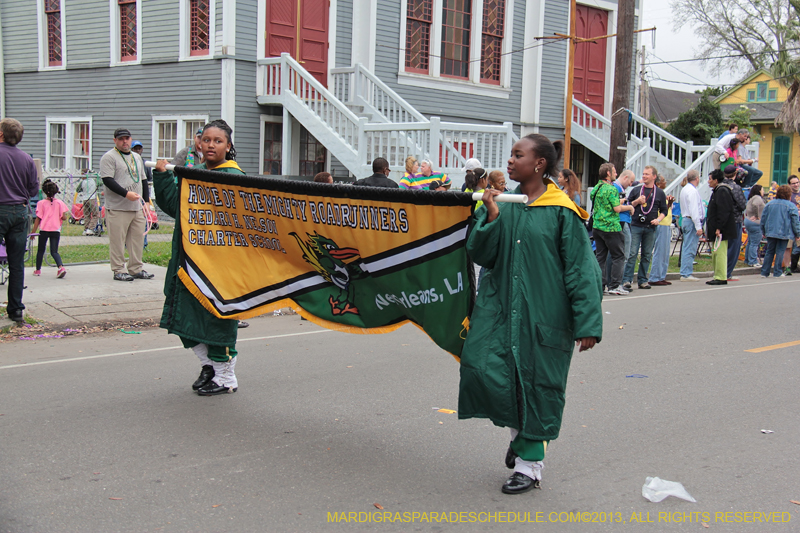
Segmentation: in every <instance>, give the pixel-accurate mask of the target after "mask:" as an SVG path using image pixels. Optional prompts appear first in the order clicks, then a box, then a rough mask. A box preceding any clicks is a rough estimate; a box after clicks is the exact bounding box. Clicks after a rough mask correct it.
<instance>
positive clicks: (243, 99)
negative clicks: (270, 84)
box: [234, 36, 266, 175]
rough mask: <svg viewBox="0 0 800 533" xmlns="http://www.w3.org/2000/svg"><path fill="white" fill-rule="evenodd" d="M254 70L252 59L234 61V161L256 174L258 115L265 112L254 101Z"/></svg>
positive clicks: (259, 137) (258, 140) (248, 172)
mask: <svg viewBox="0 0 800 533" xmlns="http://www.w3.org/2000/svg"><path fill="white" fill-rule="evenodd" d="M237 42H238V36H237ZM237 48H238V44H237ZM237 53H238V52H237ZM256 71H257V69H256V64H255V63H254V62H252V61H237V62H236V130H235V131H234V141H235V144H236V162H237V163H239V166H240V167H241V168H242V170H244V171H245V172H246V173H247V174H253V175H255V174H258V154H259V143H260V142H261V131H260V120H261V119H260V115H261V114H266V113H265V112H264V110H263V109H264V108H262V107H261V106H259V105H258V102H257V101H256V90H255V89H256Z"/></svg>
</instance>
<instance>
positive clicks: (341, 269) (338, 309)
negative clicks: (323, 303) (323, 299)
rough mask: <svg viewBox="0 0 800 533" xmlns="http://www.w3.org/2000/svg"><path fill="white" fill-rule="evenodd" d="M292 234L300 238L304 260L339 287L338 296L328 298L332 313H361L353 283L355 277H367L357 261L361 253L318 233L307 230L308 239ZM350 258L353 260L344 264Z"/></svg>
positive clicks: (329, 281) (326, 279) (298, 242)
mask: <svg viewBox="0 0 800 533" xmlns="http://www.w3.org/2000/svg"><path fill="white" fill-rule="evenodd" d="M289 235H291V236H293V237H294V238H295V239H296V240H297V244H298V246H300V249H301V250H302V251H303V259H305V260H306V262H308V263H309V264H310V265H311V266H313V267H314V270H316V271H317V272H319V274H320V275H321V276H322V278H323V279H324V280H325V281H327V282H328V283H333V284H334V285H336V286H337V287H338V288H339V297H338V298H337V299H336V300H334V299H333V296H331V297H329V298H328V303H329V304H330V305H331V312H332V313H333V315H334V316H340V315H345V314H347V313H352V314H354V315H358V314H360V313H359V312H358V309H357V308H356V306H355V288H354V287H353V284H352V281H353V280H356V279H360V278H363V277H365V273H364V271H363V270H362V269H361V266H360V261H359V260H358V259H360V258H361V254H360V252H359V251H358V250H356V249H355V248H339V245H338V244H336V243H335V242H333V241H332V240H331V239H329V238H327V237H324V236H322V235H320V234H319V233H317V232H314V234H313V235H311V234H310V233H306V235H307V236H308V240H306V241H303V239H301V238H300V236H299V235H297V233H294V232H292V233H290V234H289ZM348 259H353V260H352V261H350V262H349V263H345V260H348Z"/></svg>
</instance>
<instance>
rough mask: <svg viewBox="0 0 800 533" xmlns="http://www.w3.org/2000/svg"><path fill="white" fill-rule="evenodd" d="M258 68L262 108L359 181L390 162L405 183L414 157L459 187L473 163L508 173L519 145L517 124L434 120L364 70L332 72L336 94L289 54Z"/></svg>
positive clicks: (362, 68) (260, 64)
mask: <svg viewBox="0 0 800 533" xmlns="http://www.w3.org/2000/svg"><path fill="white" fill-rule="evenodd" d="M258 65H259V79H258V95H257V99H258V103H259V104H264V105H270V104H271V105H275V104H277V105H282V106H283V107H284V108H285V109H286V110H287V111H288V112H289V113H290V114H291V115H292V116H293V117H294V118H295V119H296V120H297V121H298V122H299V123H300V124H302V125H303V127H304V128H306V129H307V130H308V131H309V132H310V133H311V134H312V135H313V136H314V137H315V138H316V139H318V140H319V141H320V142H321V143H322V144H323V145H324V146H325V147H326V148H327V149H328V150H329V151H330V152H331V154H332V155H333V156H334V157H336V159H338V160H339V161H340V162H341V163H342V164H343V165H344V166H345V167H347V169H348V170H350V172H352V173H353V175H355V176H356V177H357V178H364V177H367V176H370V175H372V160H373V159H375V158H377V157H384V158H386V159H387V160H388V161H389V165H390V168H391V170H392V171H393V173H394V176H393V177H397V178H399V177H400V176H402V174H403V172H404V171H405V160H406V157H408V156H414V157H416V158H417V159H418V160H420V161H421V160H423V159H430V160H431V161H433V162H434V166H438V168H436V169H435V170H440V171H442V172H445V173H446V174H448V175H450V176H451V177H453V178H454V179H455V180H456V182H457V183H458V182H460V181H461V178H463V172H461V168H462V167H463V166H464V163H465V162H466V160H467V159H468V158H470V157H475V158H477V159H479V160H480V161H481V162H482V163H483V165H484V167H486V168H487V169H496V168H505V166H506V160H507V158H508V154H510V153H511V147H512V145H513V143H514V142H515V141H517V140H519V138H518V136H517V135H516V134H515V133H514V131H513V129H512V123H511V122H505V123H503V125H502V126H499V125H498V126H493V125H482V124H462V123H452V122H442V121H441V120H440V119H439V118H438V117H431V118H430V119H428V118H426V117H425V116H423V115H422V114H421V113H420V112H418V111H417V110H416V109H414V108H413V107H412V106H411V105H410V104H409V103H408V102H406V101H405V100H404V99H403V98H402V97H400V95H398V94H397V93H395V92H394V91H393V90H392V89H390V88H389V87H388V86H387V85H385V84H384V83H383V82H382V81H380V80H379V79H378V78H377V77H376V76H375V75H374V74H372V73H371V72H369V71H368V70H366V69H365V68H364V67H363V66H361V65H360V64H356V65H355V66H353V67H350V68H341V69H334V70H332V71H331V74H332V75H333V87H332V90H328V89H326V88H325V87H324V86H323V85H322V84H321V83H320V82H319V81H317V79H316V78H314V76H312V75H311V74H309V73H308V72H307V71H306V70H305V69H304V68H303V67H302V66H301V65H300V64H299V63H297V61H295V60H294V59H292V58H291V57H290V56H289V54H282V55H281V57H274V58H267V59H262V60H259V61H258Z"/></svg>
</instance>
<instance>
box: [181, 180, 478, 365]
mask: <svg viewBox="0 0 800 533" xmlns="http://www.w3.org/2000/svg"><path fill="white" fill-rule="evenodd" d="M175 172H176V174H178V176H179V183H180V229H181V245H182V254H181V255H182V258H181V265H180V267H181V268H180V269H179V271H178V275H179V277H180V278H181V280H182V281H183V283H184V284H185V285H186V286H187V287H188V288H189V290H190V291H191V292H192V293H193V294H194V295H195V296H196V297H197V298H198V300H200V302H201V303H202V304H203V305H204V306H205V307H206V308H207V309H208V310H209V312H211V313H213V314H215V315H216V316H218V317H221V318H240V319H241V318H248V317H253V316H256V315H260V314H263V313H266V312H269V311H272V310H274V309H280V308H282V307H292V308H294V309H296V310H297V311H299V312H300V313H301V314H303V315H304V316H305V317H306V318H308V319H310V320H312V321H314V322H315V323H317V324H320V325H322V326H324V327H328V328H332V329H337V330H342V331H349V332H352V333H383V332H387V331H392V330H394V329H396V328H398V327H400V326H401V325H402V324H404V323H406V322H412V323H414V324H416V325H418V326H419V327H421V328H422V329H423V330H424V331H425V332H426V333H427V334H428V335H429V336H430V337H431V338H432V339H433V340H434V342H436V343H437V344H438V345H439V346H440V347H442V348H443V349H445V350H447V351H448V352H450V353H452V354H454V355H459V354H460V353H461V345H462V343H463V339H464V337H465V335H466V326H467V324H468V321H467V320H466V319H467V316H468V314H469V310H470V302H471V298H472V291H471V289H470V285H469V284H470V281H469V280H470V276H469V274H468V272H469V270H468V260H467V256H466V251H465V242H466V236H467V228H468V225H469V219H470V206H471V204H472V202H471V199H470V197H469V195H466V194H462V193H435V192H428V191H425V192H412V191H404V190H399V189H379V188H371V187H354V186H350V185H327V184H318V183H313V182H297V181H289V180H281V179H267V178H258V177H250V176H241V175H235V174H227V173H221V172H209V171H203V170H193V169H186V168H181V167H178V168H177V169H176V171H175Z"/></svg>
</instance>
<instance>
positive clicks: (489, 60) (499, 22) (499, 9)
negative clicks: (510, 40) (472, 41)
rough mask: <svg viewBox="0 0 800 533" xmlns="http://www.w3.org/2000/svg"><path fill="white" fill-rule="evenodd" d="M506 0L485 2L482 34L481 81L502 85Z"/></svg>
mask: <svg viewBox="0 0 800 533" xmlns="http://www.w3.org/2000/svg"><path fill="white" fill-rule="evenodd" d="M505 8H506V2H505V0H485V1H484V3H483V31H482V32H481V81H482V82H486V83H493V84H498V85H499V84H500V57H501V54H502V47H503V29H504V27H505V18H506V14H505Z"/></svg>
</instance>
